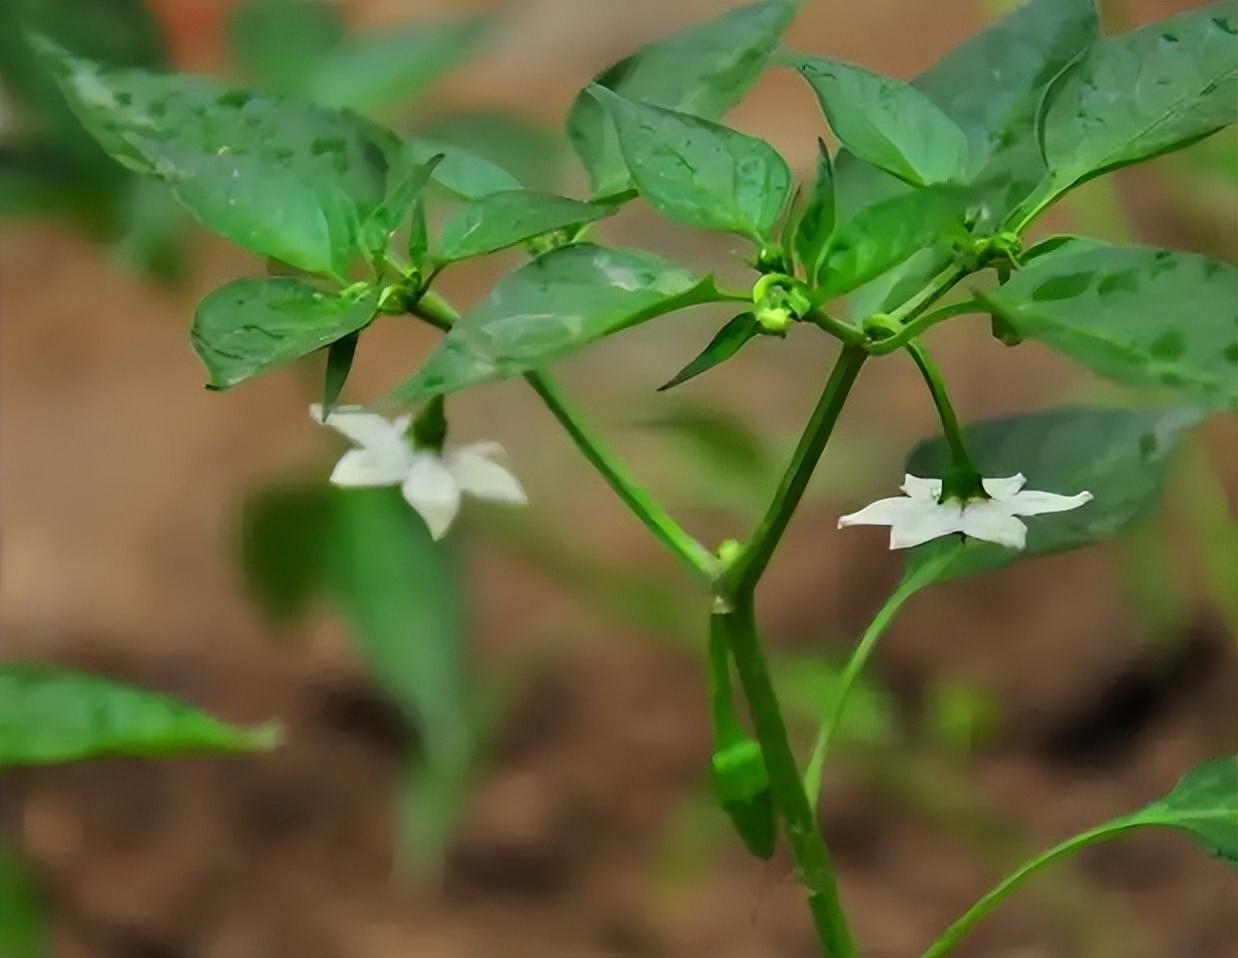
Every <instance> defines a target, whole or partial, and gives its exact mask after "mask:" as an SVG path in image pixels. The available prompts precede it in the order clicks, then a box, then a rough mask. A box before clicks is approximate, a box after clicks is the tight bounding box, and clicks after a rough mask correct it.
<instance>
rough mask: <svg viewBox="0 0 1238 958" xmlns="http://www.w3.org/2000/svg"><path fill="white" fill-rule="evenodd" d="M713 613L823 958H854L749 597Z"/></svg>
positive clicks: (831, 867)
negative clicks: (732, 663)
mask: <svg viewBox="0 0 1238 958" xmlns="http://www.w3.org/2000/svg"><path fill="white" fill-rule="evenodd" d="M714 615H715V620H714V624H715V625H716V626H717V627H718V629H719V631H720V632H721V633H722V634H723V635H724V636H725V637H726V641H727V645H728V647H729V648H730V650H731V657H732V658H733V659H734V660H735V671H736V672H738V673H739V680H740V684H741V685H742V686H743V689H744V696H745V698H747V700H748V709H749V713H750V714H751V716H752V726H753V730H754V731H755V732H756V736H757V741H758V742H759V743H760V745H761V753H762V755H763V756H764V758H765V768H766V771H767V772H768V773H769V783H770V790H771V791H772V792H773V796H774V804H775V805H776V806H777V809H778V813H779V815H780V816H781V818H782V821H783V823H784V825H785V826H786V834H787V841H788V843H789V844H790V846H791V854H792V856H793V857H794V859H795V867H796V872H797V873H798V876H799V879H800V882H801V883H802V884H803V885H804V887H805V889H807V892H808V908H809V910H810V911H811V912H812V919H813V924H814V925H815V927H816V930H817V936H818V938H819V939H820V941H821V945H822V948H823V949H824V954H826V955H827V956H829V958H856V955H857V954H858V952H857V951H856V946H855V940H854V939H853V938H852V937H851V930H850V928H849V927H848V925H847V917H846V914H845V913H844V911H843V906H842V902H841V900H840V899H839V897H838V884H837V882H836V881H835V878H834V865H833V862H832V861H831V860H830V853H829V850H828V849H827V848H826V846H825V839H824V838H823V837H822V835H821V829H820V828H819V827H818V825H817V819H816V816H815V815H814V814H813V810H812V807H811V806H810V805H809V803H808V796H807V795H806V794H805V792H804V788H803V785H802V783H801V781H800V774H799V769H798V768H797V767H796V764H795V756H794V755H793V754H792V752H791V744H790V742H789V741H788V739H787V729H786V725H785V724H784V723H783V720H782V713H781V712H780V711H779V708H778V698H777V696H776V695H775V693H774V686H773V683H772V682H771V681H770V677H769V669H768V668H767V667H766V664H765V657H764V655H763V654H762V652H761V643H760V640H759V639H758V638H757V631H756V619H755V616H754V614H753V605H752V596H751V594H748V595H746V596H742V597H739V598H737V599H736V600H734V602H733V604H732V606H731V608H729V609H728V610H727V611H725V612H716V613H714Z"/></svg>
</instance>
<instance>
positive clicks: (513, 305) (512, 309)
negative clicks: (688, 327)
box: [392, 243, 721, 402]
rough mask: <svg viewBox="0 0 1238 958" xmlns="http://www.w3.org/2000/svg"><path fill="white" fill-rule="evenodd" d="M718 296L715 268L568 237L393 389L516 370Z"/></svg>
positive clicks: (450, 387) (449, 387) (449, 388)
mask: <svg viewBox="0 0 1238 958" xmlns="http://www.w3.org/2000/svg"><path fill="white" fill-rule="evenodd" d="M720 298H721V296H720V295H719V293H718V291H717V289H716V288H715V286H714V284H713V279H712V278H711V277H704V278H701V277H697V276H694V275H693V274H692V273H690V272H689V271H688V270H686V269H684V268H683V267H682V266H678V265H676V264H674V263H671V262H669V261H668V260H664V259H662V258H661V257H659V256H655V255H653V254H652V253H645V252H641V251H637V250H622V249H607V248H606V247H602V246H594V245H593V244H590V243H580V244H577V245H574V246H565V247H562V248H560V249H556V250H552V251H551V252H549V253H546V254H545V255H543V256H539V257H538V258H537V259H535V260H533V262H531V263H529V264H528V265H526V266H523V267H521V268H520V269H518V270H516V272H514V273H512V274H510V275H509V276H507V277H506V278H505V279H503V280H501V281H500V282H499V284H498V285H497V286H496V287H495V288H494V290H493V291H492V292H491V293H490V295H489V296H488V297H487V298H486V299H484V300H483V301H482V302H481V303H479V304H478V305H477V306H475V307H474V308H473V309H471V310H469V311H468V312H467V313H465V315H464V317H463V318H462V319H461V321H460V322H459V323H457V324H456V325H455V326H454V327H453V328H452V330H451V331H450V332H449V333H448V334H447V336H446V338H445V339H444V340H443V341H442V342H441V343H440V344H439V346H438V348H437V349H436V350H435V351H434V352H433V353H432V354H431V355H430V358H429V359H427V360H426V362H425V365H423V366H422V367H421V369H419V370H418V371H417V372H416V373H415V374H414V375H413V376H412V378H411V379H408V380H406V381H405V382H404V383H403V384H402V385H400V386H399V387H398V388H397V389H396V391H395V392H394V393H393V396H392V398H393V399H394V400H396V401H398V402H415V401H417V400H420V399H425V398H426V397H428V396H433V395H436V394H439V393H448V392H454V391H455V390H458V389H463V388H465V387H466V386H474V385H476V384H478V383H484V382H489V381H491V380H496V379H505V378H507V377H509V376H516V375H519V374H520V373H523V372H527V371H529V370H531V369H537V368H539V367H541V366H545V365H547V364H548V363H551V362H554V361H555V360H557V359H560V358H562V357H563V356H565V355H567V354H568V353H571V352H574V351H575V350H577V349H580V348H581V347H583V346H586V345H588V344H589V343H591V342H593V341H595V340H597V339H601V338H602V337H603V336H608V335H610V334H611V333H617V332H619V331H620V330H622V329H627V328H628V327H629V326H635V325H636V324H637V323H642V322H644V321H646V320H648V319H652V318H653V317H655V316H660V315H662V314H663V313H669V312H671V311H673V310H676V309H683V308H685V307H687V306H693V305H696V304H697V303H708V302H715V301H717V300H719V299H720Z"/></svg>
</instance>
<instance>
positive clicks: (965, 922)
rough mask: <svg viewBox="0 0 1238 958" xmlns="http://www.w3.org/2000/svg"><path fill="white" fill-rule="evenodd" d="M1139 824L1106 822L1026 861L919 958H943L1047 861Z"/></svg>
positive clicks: (1130, 821)
mask: <svg viewBox="0 0 1238 958" xmlns="http://www.w3.org/2000/svg"><path fill="white" fill-rule="evenodd" d="M1142 824H1143V823H1142V822H1139V821H1135V820H1127V821H1121V820H1119V821H1114V822H1107V823H1106V824H1104V825H1100V826H1098V827H1096V828H1092V829H1089V830H1088V831H1086V832H1082V833H1080V834H1078V835H1075V836H1074V837H1073V838H1068V839H1066V841H1064V842H1062V843H1061V844H1059V845H1054V846H1053V847H1052V848H1050V849H1049V850H1048V851H1045V852H1041V853H1040V854H1039V855H1037V856H1036V857H1035V858H1032V859H1029V860H1028V861H1026V862H1024V863H1023V864H1022V865H1020V866H1019V867H1018V868H1017V869H1016V870H1015V871H1014V872H1012V873H1011V874H1010V875H1008V876H1007V877H1006V878H1005V879H1004V880H1003V881H1002V882H1001V884H999V885H998V886H997V887H995V888H993V889H992V890H991V891H990V892H989V893H988V894H987V895H985V896H984V897H983V898H981V899H980V900H979V901H978V902H976V903H975V904H974V905H972V906H971V908H969V909H968V910H967V911H966V912H964V914H963V916H962V917H961V918H960V919H959V920H958V921H956V922H955V923H954V924H953V925H951V926H950V927H949V928H947V929H946V930H945V931H944V932H943V933H942V934H941V936H940V937H939V938H938V939H937V940H936V941H935V942H933V944H932V945H930V946H929V949H928V950H927V951H926V952H924V954H923V955H922V956H921V958H942V956H943V955H946V954H948V953H949V952H950V951H952V950H953V949H954V947H955V946H956V945H957V944H958V943H959V942H960V941H962V940H963V939H964V938H965V937H966V936H967V934H968V933H969V932H970V931H971V930H972V929H973V928H974V927H975V926H976V925H977V924H979V923H980V921H981V920H982V919H983V918H984V917H985V916H986V915H987V914H988V913H989V912H991V911H992V910H993V909H994V908H996V907H997V906H998V905H999V904H1001V902H1002V901H1004V900H1005V899H1006V897H1007V896H1009V895H1010V893H1011V892H1013V891H1014V890H1015V889H1016V888H1017V887H1018V886H1019V885H1021V884H1022V883H1023V882H1024V881H1025V880H1026V879H1027V878H1030V877H1031V876H1032V875H1033V874H1035V873H1036V872H1038V871H1040V869H1042V868H1044V866H1046V865H1048V864H1049V863H1050V862H1053V861H1056V860H1057V859H1059V858H1063V857H1065V856H1066V855H1070V854H1072V853H1073V852H1076V851H1078V850H1079V849H1081V848H1083V847H1084V846H1086V845H1092V844H1095V843H1096V842H1101V841H1104V840H1106V839H1108V838H1112V837H1114V836H1115V835H1118V834H1120V833H1122V832H1125V831H1128V830H1130V829H1132V828H1138V827H1140V825H1142Z"/></svg>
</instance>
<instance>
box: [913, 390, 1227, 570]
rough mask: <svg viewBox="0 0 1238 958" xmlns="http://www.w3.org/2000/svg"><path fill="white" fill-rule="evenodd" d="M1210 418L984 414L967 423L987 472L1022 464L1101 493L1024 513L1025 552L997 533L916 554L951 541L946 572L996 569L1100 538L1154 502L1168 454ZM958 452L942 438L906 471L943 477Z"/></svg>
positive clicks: (1178, 412)
mask: <svg viewBox="0 0 1238 958" xmlns="http://www.w3.org/2000/svg"><path fill="white" fill-rule="evenodd" d="M1201 419H1203V413H1201V412H1199V411H1198V410H1195V409H1187V408H1149V409H1100V408H1086V407H1079V408H1063V409H1053V410H1049V411H1047V412H1041V413H1032V414H1029V415H1024V416H1012V417H1010V418H1007V419H994V420H989V421H986V422H981V423H975V424H973V425H970V426H968V427H966V428H965V429H964V438H965V442H966V444H967V449H968V452H969V453H970V454H971V457H972V460H973V461H974V462H975V463H976V467H977V468H978V469H979V470H980V472H981V473H982V474H983V475H985V476H1013V475H1015V474H1016V473H1022V474H1023V475H1024V476H1025V477H1026V478H1027V488H1028V489H1040V490H1044V491H1045V492H1055V493H1060V494H1063V495H1071V494H1074V493H1076V492H1081V491H1085V490H1086V491H1087V492H1090V493H1092V497H1093V498H1092V501H1091V502H1089V503H1088V504H1087V505H1085V506H1082V507H1081V508H1078V509H1074V510H1072V511H1070V512H1063V513H1058V514H1055V515H1045V516H1034V517H1032V518H1028V519H1024V520H1022V521H1024V522H1026V524H1027V527H1028V531H1027V546H1026V548H1025V549H1023V550H1022V551H1021V552H1019V551H1016V550H1013V549H1006V548H1003V547H1002V546H998V545H993V544H992V543H988V542H978V541H975V540H967V541H966V542H965V543H964V544H963V545H962V546H961V547H960V545H959V543H958V541H957V539H938V540H935V541H934V542H930V543H927V544H925V545H923V546H920V547H919V548H917V549H913V550H912V551H911V553H910V555H909V558H908V563H909V565H911V566H912V567H916V566H918V565H919V564H921V563H924V562H926V561H932V560H934V559H935V557H936V556H938V555H940V553H941V550H943V549H957V550H958V556H957V557H956V558H955V559H954V560H953V561H952V562H950V563H949V565H948V566H947V567H946V568H945V569H944V570H943V572H942V574H941V578H950V577H954V576H960V575H969V574H973V573H977V572H983V571H987V570H989V569H996V568H999V567H1001V566H1004V565H1007V564H1009V563H1010V562H1013V561H1014V560H1016V559H1019V558H1024V557H1029V556H1036V555H1041V554H1044V553H1050V552H1061V551H1064V550H1066V549H1076V548H1079V547H1081V546H1086V545H1091V544H1092V543H1094V542H1099V541H1100V540H1102V539H1107V538H1109V537H1111V536H1113V535H1116V534H1117V533H1118V532H1120V531H1121V530H1122V529H1124V528H1126V527H1127V526H1128V525H1129V524H1130V523H1131V522H1133V521H1135V520H1136V519H1138V518H1139V517H1140V516H1142V515H1144V514H1145V513H1146V512H1148V511H1150V510H1151V509H1152V508H1153V507H1154V506H1155V505H1156V502H1157V499H1158V498H1159V496H1160V491H1161V486H1162V484H1163V480H1164V477H1165V470H1166V467H1167V466H1168V463H1169V458H1170V456H1171V455H1172V454H1173V451H1174V449H1175V447H1176V446H1177V443H1178V440H1179V439H1180V438H1181V437H1182V435H1183V434H1184V433H1185V432H1186V431H1187V430H1189V429H1190V428H1191V427H1193V426H1195V425H1196V424H1197V423H1199V422H1200V420H1201ZM949 467H950V454H949V451H948V449H947V448H946V444H945V442H944V441H943V440H941V439H940V438H937V439H932V440H928V441H926V442H923V443H921V444H920V445H919V446H917V447H916V449H915V450H914V451H913V452H912V454H911V457H910V458H909V460H908V463H907V471H908V472H910V473H911V474H912V475H916V476H942V475H945V474H946V472H947V471H948V469H949Z"/></svg>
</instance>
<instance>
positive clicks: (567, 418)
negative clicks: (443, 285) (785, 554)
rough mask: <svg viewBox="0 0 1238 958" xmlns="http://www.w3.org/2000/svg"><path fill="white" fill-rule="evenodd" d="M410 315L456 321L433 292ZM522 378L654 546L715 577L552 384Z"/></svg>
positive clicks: (710, 559) (708, 557)
mask: <svg viewBox="0 0 1238 958" xmlns="http://www.w3.org/2000/svg"><path fill="white" fill-rule="evenodd" d="M412 312H413V314H414V315H416V316H418V317H420V318H421V319H423V320H425V321H426V322H428V323H429V324H430V325H432V326H435V327H437V328H438V329H442V330H448V329H451V327H452V326H454V325H455V323H456V322H457V320H459V318H460V314H459V313H457V312H456V311H455V309H453V308H452V306H451V305H450V304H449V303H448V302H447V300H445V299H443V297H441V296H439V295H438V294H437V293H435V292H433V291H428V292H426V293H425V294H423V295H422V296H421V298H420V299H418V301H417V302H416V304H414V305H413V307H412ZM524 378H525V379H526V380H527V381H528V383H529V385H530V386H532V387H533V389H534V391H535V392H536V393H537V394H538V395H539V396H540V397H541V398H542V402H544V403H545V404H546V406H547V408H549V409H550V411H551V413H552V414H553V415H554V417H555V418H556V419H557V420H558V421H559V423H560V425H562V426H563V428H564V429H565V430H566V431H567V434H568V435H569V436H570V437H571V439H572V442H574V443H575V444H576V447H577V448H578V449H580V451H581V452H582V453H583V454H584V457H585V458H586V459H587V460H588V461H589V463H590V464H591V465H592V466H593V467H594V468H595V469H597V471H598V472H600V473H601V474H602V478H604V479H605V480H606V482H607V484H609V485H610V487H611V488H612V489H613V490H614V491H615V492H616V493H617V494H618V495H619V498H620V499H622V500H623V502H624V504H625V505H627V507H628V508H629V509H631V510H632V512H633V513H635V514H636V517H637V518H638V519H640V521H641V522H643V523H644V524H645V526H646V527H647V528H648V529H649V530H650V531H651V532H653V534H654V536H655V537H656V538H657V539H658V541H659V542H661V543H663V544H664V545H665V546H667V547H668V548H669V549H670V550H671V551H672V552H673V553H675V555H676V556H678V557H679V558H680V559H682V560H683V561H684V562H685V563H686V564H687V565H688V566H689V567H690V568H691V569H692V570H693V571H694V572H695V573H697V575H698V576H700V577H701V578H702V579H704V580H705V581H707V582H708V581H711V580H712V579H713V577H714V575H715V574H716V572H717V559H716V558H715V557H714V555H713V554H712V553H711V552H710V551H709V550H708V549H706V548H705V547H704V546H703V545H701V544H700V543H699V542H698V541H697V540H696V539H694V538H693V537H692V536H691V535H689V534H688V533H687V532H686V531H685V530H684V529H683V528H682V527H681V526H680V525H679V524H678V523H677V522H676V521H675V520H674V519H673V518H672V517H671V516H670V514H669V513H667V512H666V510H665V509H663V508H662V506H661V505H659V504H658V502H657V501H656V500H655V499H654V498H653V496H651V495H650V494H649V493H648V492H646V491H645V489H643V488H642V487H641V486H640V485H639V484H637V482H636V481H635V480H634V479H633V478H632V477H631V476H630V475H628V473H627V471H626V470H625V469H624V467H623V465H622V464H621V463H620V462H619V460H618V459H617V458H616V457H615V456H614V455H613V454H612V453H611V452H610V451H609V450H608V449H606V448H605V447H604V446H603V445H602V444H601V442H600V440H598V439H597V438H596V437H595V436H594V435H593V434H592V432H591V431H590V430H589V428H588V427H587V426H586V425H585V423H584V421H583V419H582V418H581V416H580V414H579V413H577V412H576V411H575V410H574V409H572V407H571V406H570V404H569V403H568V401H567V400H566V398H564V396H563V394H562V393H561V392H560V391H559V387H558V386H557V385H556V384H555V383H554V381H553V380H552V379H551V378H550V377H549V376H547V375H546V374H545V373H543V372H538V371H536V370H535V371H533V372H529V373H525V377H524Z"/></svg>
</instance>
